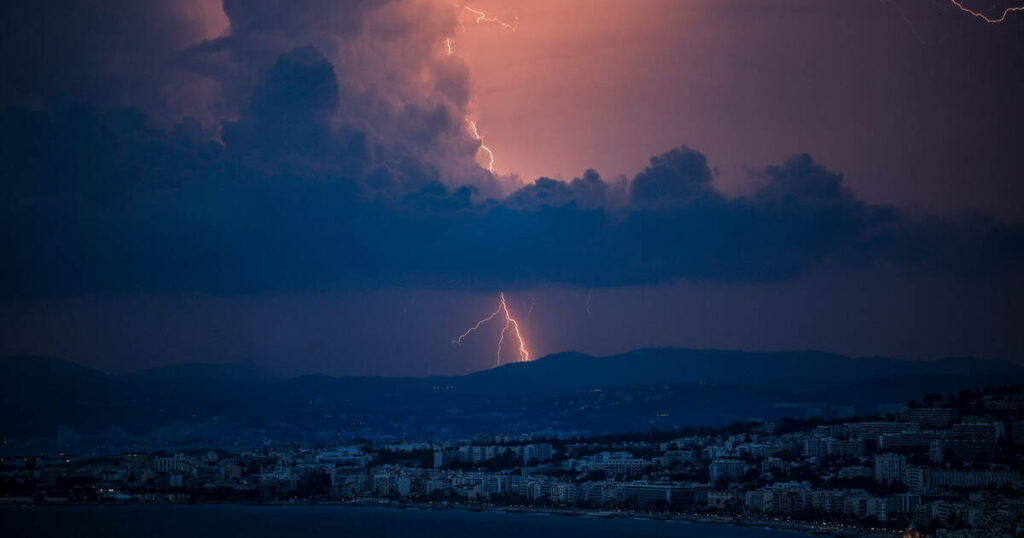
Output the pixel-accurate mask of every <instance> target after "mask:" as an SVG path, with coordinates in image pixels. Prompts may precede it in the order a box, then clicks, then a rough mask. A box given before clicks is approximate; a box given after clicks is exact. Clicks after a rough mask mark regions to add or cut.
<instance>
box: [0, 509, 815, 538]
mask: <svg viewBox="0 0 1024 538" xmlns="http://www.w3.org/2000/svg"><path fill="white" fill-rule="evenodd" d="M0 536H3V537H5V538H23V537H24V538H28V537H33V538H48V537H61V538H64V537H78V536H82V537H103V538H143V537H145V538H165V537H166V538H181V537H195V538H208V537H209V538H213V537H217V538H223V537H245V538H288V537H296V538H299V537H301V538H327V537H330V538H413V537H424V538H575V537H587V538H623V537H632V536H636V537H650V538H658V537H679V538H798V537H801V536H807V535H805V534H802V533H797V532H792V531H783V530H772V529H765V528H758V527H738V526H732V525H726V524H717V523H689V522H677V521H654V520H648V519H641V518H607V517H598V516H562V515H552V514H542V513H506V512H501V511H469V510H453V509H442V510H430V509H418V508H391V507H382V508H377V507H356V506H336V505H300V506H291V505H289V506H268V505H148V506H147V505H141V506H140V505H136V506H51V507H46V506H39V507H4V508H0Z"/></svg>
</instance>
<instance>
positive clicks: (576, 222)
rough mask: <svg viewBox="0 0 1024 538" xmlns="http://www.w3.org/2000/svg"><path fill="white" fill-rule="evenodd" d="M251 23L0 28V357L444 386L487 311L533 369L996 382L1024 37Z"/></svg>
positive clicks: (328, 9) (43, 22) (857, 14)
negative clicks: (877, 366)
mask: <svg viewBox="0 0 1024 538" xmlns="http://www.w3.org/2000/svg"><path fill="white" fill-rule="evenodd" d="M1004 3H1005V4H1006V5H1007V6H1008V5H1011V4H1010V3H1009V2H1004ZM277 4H278V3H277V2H272V1H270V0H266V1H254V2H242V1H232V0H227V1H226V2H225V3H224V5H223V6H222V5H221V3H220V2H219V1H215V0H189V1H187V2H177V1H171V0H167V1H156V2H147V3H143V4H140V3H136V2H131V1H128V0H122V1H118V0H109V1H101V0H75V1H73V2H70V3H68V5H66V6H62V7H43V6H28V5H25V6H9V7H5V8H3V11H2V13H3V17H4V20H5V22H6V23H7V24H5V26H8V27H10V28H14V29H15V31H13V32H11V34H10V37H9V38H8V39H6V40H4V41H3V42H2V44H0V46H2V49H0V50H2V55H3V60H4V62H5V65H8V66H10V68H9V69H8V71H7V74H5V75H3V80H2V84H0V109H2V113H0V157H5V158H4V159H3V161H4V164H3V166H4V168H3V169H2V170H0V178H2V179H0V187H2V188H3V191H4V192H6V193H8V195H7V196H5V197H6V198H7V200H8V201H7V202H0V224H2V225H3V226H4V229H6V230H7V231H8V233H6V234H0V247H2V248H3V249H4V251H5V252H9V253H11V256H10V259H11V260H12V262H11V263H9V264H7V265H6V267H5V268H4V269H2V270H0V279H3V280H4V281H5V283H4V285H3V286H2V289H0V292H2V293H0V355H3V354H11V353H36V354H47V355H55V356H61V357H65V358H69V359H72V360H76V361H79V362H82V363H84V364H87V365H91V366H95V367H98V368H101V369H109V370H119V371H120V370H133V369H140V368H145V367H151V366H157V365H163V364H171V363H177V362H223V361H238V360H254V361H257V362H258V363H260V364H264V365H266V366H268V367H270V368H272V369H275V370H280V371H283V372H288V373H301V372H325V373H331V374H374V375H432V374H447V373H457V372H468V371H473V370H478V369H482V368H487V367H490V366H493V364H494V361H495V347H496V343H497V340H498V337H499V331H500V327H501V323H497V324H495V325H490V326H487V327H485V328H484V329H483V330H481V331H480V332H479V333H474V334H473V335H472V336H471V337H469V338H468V339H467V340H466V341H465V342H464V343H463V344H461V345H460V346H453V345H452V344H451V340H452V338H454V337H456V336H458V334H460V333H461V332H462V331H463V330H465V329H466V328H468V327H469V326H472V325H473V323H475V321H476V320H477V319H480V318H482V317H485V316H486V315H488V314H489V313H490V312H491V311H493V310H494V308H495V306H496V303H497V300H498V292H499V291H501V290H505V291H507V292H508V297H509V305H510V308H511V310H512V312H513V314H514V315H515V316H516V318H517V320H518V321H520V322H521V324H522V328H523V333H524V335H525V337H526V340H527V345H528V347H529V349H530V351H531V353H532V354H533V356H534V357H537V356H542V355H544V354H547V353H552V352H557V351H563V350H578V351H582V352H586V353H593V354H610V353H616V352H622V351H627V350H630V349H634V348H638V347H644V346H669V345H671V346H686V347H715V348H735V349H746V350H786V349H821V350H825V351H834V352H840V353H846V354H852V355H890V356H900V357H909V358H935V357H941V356H952V355H978V356H984V357H993V358H1006V359H1011V360H1017V361H1020V360H1024V336H1022V335H1021V334H1020V331H1018V330H1017V327H1019V325H1020V321H1021V320H1022V307H1021V304H1022V303H1021V299H1022V298H1024V295H1022V293H1021V292H1022V291H1024V289H1022V287H1021V281H1020V279H1019V277H1018V276H1017V275H1018V274H1020V273H1019V270H1018V269H1019V267H1020V264H1019V262H1020V260H1021V259H1022V253H1024V239H1022V238H1024V230H1022V224H1024V223H1022V219H1021V216H1022V214H1021V203H1020V200H1021V197H1022V196H1024V187H1022V182H1021V181H1020V179H1021V170H1022V169H1024V152H1022V151H1020V148H1021V146H1022V143H1024V133H1022V129H1024V121H1022V120H1024V102H1022V100H1021V98H1020V96H1021V95H1024V76H1022V75H1021V74H1020V70H1019V69H1015V66H1019V65H1021V64H1022V60H1024V14H1021V15H1020V16H1019V17H1016V16H1011V17H1009V19H1008V20H1007V21H1006V22H1005V23H1003V24H986V23H984V22H981V21H979V20H977V19H975V18H972V17H970V16H969V15H967V14H965V13H963V12H961V11H960V10H958V9H956V8H955V6H953V5H952V4H950V3H949V2H948V1H946V0H891V1H879V0H856V1H853V0H692V1H684V0H680V1H674V0H640V1H637V2H628V3H625V2H619V1H612V0H567V1H564V2H551V1H549V0H543V1H541V0H507V1H498V0H480V1H478V2H469V3H468V4H466V3H464V2H455V3H453V2H451V1H449V0H395V1H393V2H383V1H378V0H347V1H329V0H302V1H299V2H295V3H294V5H289V6H287V7H286V8H282V7H279V6H278V5H277ZM467 5H468V6H469V7H472V8H473V9H479V10H483V11H485V12H486V13H487V14H488V15H489V16H494V17H498V18H501V19H502V20H506V21H514V20H515V19H516V17H518V26H516V29H515V30H514V31H512V30H509V29H505V28H502V27H501V26H500V25H498V24H495V23H487V22H479V23H478V22H477V21H476V20H475V15H473V14H472V12H470V11H469V10H467V9H465V8H466V6H467ZM997 10H998V9H997ZM449 44H450V45H451V46H452V54H448V52H447V47H448V45H449ZM469 121H473V122H475V123H476V124H477V125H478V127H479V134H481V135H482V138H483V143H484V144H485V145H486V146H487V147H488V148H489V149H491V150H492V151H493V152H494V155H495V170H494V171H495V174H491V173H489V172H488V171H486V170H485V169H484V168H482V167H481V166H480V165H482V164H483V165H486V161H487V157H486V155H485V153H484V152H483V151H482V150H480V149H479V147H478V146H479V144H480V142H479V141H477V140H476V139H475V137H474V135H473V133H472V132H471V130H469V129H468V128H467V126H468V122H469ZM684 145H685V146H686V148H681V146H684ZM676 148H681V149H678V150H676V151H674V152H672V151H671V150H674V149H676ZM689 148H692V149H689ZM698 152H699V153H698ZM804 153H806V154H809V155H810V158H806V159H802V160H801V158H797V159H794V160H788V161H787V159H789V158H790V157H791V156H794V155H800V154H804ZM658 155H661V157H659V160H657V161H656V162H654V163H651V161H649V159H651V158H652V156H658ZM586 169H594V170H596V171H597V173H599V174H600V177H598V176H597V175H586V176H585V175H584V170H586ZM638 174H639V175H638ZM539 176H548V177H553V178H555V179H556V180H558V181H559V182H560V183H559V182H548V183H545V182H539V183H537V184H533V181H534V180H535V179H536V178H537V177H539ZM574 178H582V179H580V180H578V181H575V182H572V183H570V181H572V180H573V179H574ZM463 186H471V187H472V190H470V189H464V190H459V188H460V187H463ZM521 187H526V188H523V189H522V190H518V191H516V189H519V188H521ZM488 198H490V200H488ZM588 295H589V297H590V301H589V302H590V312H589V313H588V312H587V297H588ZM531 305H532V310H531V308H530V307H531ZM506 351H507V352H506V353H505V354H504V355H503V357H502V358H503V360H504V361H509V360H514V359H515V356H514V355H515V354H514V352H512V351H511V350H510V346H507V347H506Z"/></svg>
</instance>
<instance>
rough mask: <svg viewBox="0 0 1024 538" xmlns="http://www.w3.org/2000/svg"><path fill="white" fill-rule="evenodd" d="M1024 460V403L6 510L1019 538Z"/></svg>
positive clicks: (71, 489)
mask: <svg viewBox="0 0 1024 538" xmlns="http://www.w3.org/2000/svg"><path fill="white" fill-rule="evenodd" d="M852 412H853V411H852V409H850V410H848V412H847V413H846V414H850V415H852ZM840 414H843V413H840ZM1022 448H1024V387H1005V388H999V389H988V390H984V391H961V392H960V393H958V394H955V395H947V396H942V395H928V396H925V397H924V398H922V399H920V400H916V401H911V402H909V403H908V404H907V405H906V406H902V407H900V408H898V409H895V408H892V409H890V408H882V409H879V414H878V415H876V416H872V417H853V416H846V417H842V416H840V417H835V418H830V419H828V420H825V419H822V418H820V417H813V416H812V417H808V418H804V419H786V420H781V421H774V422H750V423H742V424H735V425H732V426H730V427H728V428H722V429H689V430H677V431H673V432H648V433H635V434H615V435H604V436H595V435H580V434H578V433H575V432H573V433H559V432H544V433H542V434H532V435H516V436H493V435H490V436H486V437H484V436H481V437H476V438H471V439H465V440H461V441H444V442H430V441H421V440H403V439H396V438H391V437H383V438H373V439H353V440H352V442H351V443H348V444H346V445H344V446H304V445H285V444H279V443H272V442H269V441H268V442H266V443H265V444H264V445H263V446H259V447H247V448H238V449H224V448H208V447H203V448H197V447H196V446H194V445H193V446H190V447H188V448H185V447H182V448H180V449H174V450H169V451H160V452H155V453H137V452H125V453H123V454H119V455H111V454H110V452H109V451H107V452H97V453H96V455H91V456H82V455H80V454H75V455H71V454H70V453H68V454H58V455H50V456H45V457H28V456H17V457H10V456H8V457H4V458H2V460H0V463H2V467H0V503H3V504H75V503H212V502H243V503H280V502H286V503H308V502H323V503H327V502H349V503H406V504H409V505H423V506H427V505H429V506H435V507H440V506H461V507H479V508H495V507H497V508H505V509H510V508H514V509H521V510H535V509H536V510H541V509H543V510H551V511H560V512H562V513H586V514H590V515H601V516H606V517H615V516H617V515H622V514H633V515H636V514H644V513H647V514H650V515H651V516H652V517H678V518H684V519H696V520H709V521H733V522H740V523H742V522H756V523H759V524H774V525H777V526H787V525H788V526H790V527H791V528H804V529H810V530H813V529H832V530H839V529H841V530H842V531H843V532H846V533H854V534H856V533H861V534H879V535H886V534H889V535H899V534H900V533H902V532H904V531H905V530H906V529H908V528H911V530H909V531H906V532H907V534H906V535H909V536H916V535H924V536H945V537H949V538H954V537H956V538H961V537H963V538H966V537H982V536H985V537H992V536H1022V535H1024V481H1022V480H1021V476H1022V471H1024V450H1022ZM100 454H102V455H100Z"/></svg>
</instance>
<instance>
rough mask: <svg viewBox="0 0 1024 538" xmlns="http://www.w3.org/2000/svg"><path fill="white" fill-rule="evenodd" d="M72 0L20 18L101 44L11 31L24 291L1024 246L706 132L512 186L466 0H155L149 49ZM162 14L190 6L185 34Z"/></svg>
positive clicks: (737, 267) (1, 150) (952, 252)
mask: <svg viewBox="0 0 1024 538" xmlns="http://www.w3.org/2000/svg"><path fill="white" fill-rule="evenodd" d="M64 4H66V5H64ZM64 4H62V5H61V7H60V8H57V7H47V8H35V7H21V8H13V7H9V8H6V9H8V10H13V11H17V10H18V9H22V10H24V11H21V12H16V13H15V12H11V13H5V18H6V19H7V20H33V21H36V24H37V25H40V26H42V27H45V28H46V29H49V30H51V32H49V33H48V35H49V38H48V40H52V41H55V42H56V44H55V46H56V47H57V48H58V49H59V50H67V51H75V52H74V54H81V55H83V57H82V58H84V59H78V58H76V57H73V56H67V55H63V54H60V55H40V54H37V53H36V51H37V48H36V46H35V45H34V44H33V42H32V40H31V39H28V38H26V37H25V36H21V35H20V34H19V35H18V36H15V37H13V38H10V39H5V40H4V42H3V47H4V50H3V57H4V58H5V59H11V61H12V62H14V64H12V65H15V68H14V71H13V72H14V73H16V74H17V76H15V77H12V78H11V79H10V84H8V86H7V87H5V88H4V93H3V99H4V101H3V105H4V108H3V110H2V111H0V189H2V192H3V196H2V199H0V226H2V232H0V248H2V249H3V251H4V252H5V253H6V255H5V261H4V263H3V264H2V266H0V293H2V294H3V295H4V296H7V297H37V296H47V295H58V296H59V295H79V294H95V293H128V292H137V291H157V292H181V291H189V292H191V291H199V292H206V293H212V294H236V293H260V292H269V291H309V290H325V289H365V288H377V287H382V286H402V285H426V286H439V287H459V288H491V287H505V288H508V287H516V286H528V285H532V284H536V283H538V282H561V283H569V284H575V285H585V286H594V287H599V286H619V285H633V284H645V283H657V282H664V281H671V280H675V279H692V280H715V281H775V280H784V279H792V278H796V277H799V276H801V275H804V274H807V273H809V272H812V271H816V270H828V269H830V268H831V269H834V268H850V267H862V266H869V265H889V264H892V265H901V266H906V267H910V268H913V269H915V270H921V271H927V272H937V273H944V274H957V275H991V274H998V273H1000V272H1006V271H1010V270H1012V269H1013V268H1015V267H1016V266H1017V264H1019V262H1020V258H1021V254H1022V253H1024V242H1022V238H1024V234H1022V230H1021V229H1020V228H1019V227H1016V226H1010V225H1006V224H1003V223H1000V222H998V221H996V220H994V219H991V218H988V217H985V216H979V215H975V216H965V217H960V218H947V217H937V216H924V217H923V216H915V215H911V214H909V213H907V212H905V211H901V210H900V209H898V208H894V207H889V206H883V205H876V204H871V203H869V202H866V201H864V200H861V199H859V198H858V197H857V196H856V195H855V193H853V192H851V191H850V189H848V188H847V187H846V186H845V185H844V182H843V176H842V174H840V173H837V172H834V171H831V170H829V169H828V168H826V167H825V166H824V165H822V164H820V163H818V162H816V161H815V160H814V159H813V158H812V157H811V156H809V155H797V156H794V157H792V158H789V159H788V160H786V161H785V162H783V163H782V164H779V165H777V166H771V167H768V168H766V169H764V170H760V171H757V172H756V173H755V175H756V176H757V179H758V182H759V186H758V187H757V188H756V189H755V190H754V191H753V192H751V193H749V194H746V195H742V196H732V197H730V196H727V195H725V194H723V193H722V192H720V191H719V190H718V189H716V187H715V176H716V174H715V172H714V170H713V168H712V167H711V165H710V164H709V160H708V158H707V157H705V156H704V155H703V154H702V153H700V152H699V151H697V150H695V149H692V148H689V147H686V146H680V147H678V148H675V149H671V150H670V151H667V152H665V153H664V154H662V155H659V156H655V157H653V158H652V159H651V161H650V165H649V166H648V167H647V168H646V169H645V170H643V171H642V172H640V173H639V174H637V175H636V176H635V177H634V178H631V179H628V180H623V181H605V180H604V179H602V178H601V177H600V175H599V174H598V173H597V172H596V171H593V170H588V171H586V172H585V173H583V174H582V176H581V177H580V178H577V179H574V180H572V181H569V182H563V181H558V180H554V179H549V178H540V179H537V180H536V181H534V182H532V183H530V184H528V185H526V186H523V187H521V188H519V189H517V190H515V191H514V192H511V193H509V194H506V191H507V190H508V186H509V185H511V183H510V182H511V181H512V179H511V178H501V177H496V176H495V175H493V174H492V173H490V172H488V171H487V170H485V169H483V168H481V167H480V166H478V165H477V164H476V162H475V155H476V152H477V150H478V148H479V141H477V140H475V139H474V138H473V137H472V136H470V134H469V133H468V132H467V130H466V125H465V118H466V117H467V115H468V114H469V113H470V108H471V105H470V98H469V83H468V72H467V70H466V67H465V65H464V64H463V63H462V62H460V61H459V60H458V59H457V58H455V57H451V56H448V55H446V54H445V53H444V51H443V50H442V48H441V47H440V44H441V43H442V42H443V40H444V38H445V36H447V35H450V34H451V33H452V32H454V31H455V27H456V25H457V19H456V13H455V11H456V10H457V9H458V8H457V7H452V6H449V5H447V4H446V3H441V2H431V1H426V0H422V1H418V0H394V1H378V0H353V1H347V2H336V1H326V0H304V1H302V2H292V3H288V5H287V6H286V7H284V6H282V5H281V4H280V3H279V2H273V1H260V2H234V1H230V0H229V1H225V2H224V5H223V14H224V15H225V16H226V17H227V21H228V23H229V28H228V29H227V30H226V31H225V32H224V33H223V34H222V35H215V36H209V35H207V34H208V32H207V31H206V29H208V26H209V25H208V24H205V23H204V22H203V21H204V20H205V19H202V18H200V19H198V20H197V18H196V17H189V16H185V13H186V12H185V11H179V10H181V9H185V8H182V7H181V6H182V4H175V3H170V4H167V5H165V4H163V3H154V4H150V3H145V4H144V5H143V4H138V3H131V2H129V3H127V4H130V7H125V10H124V11H120V12H119V13H122V14H123V17H121V18H118V19H117V20H118V21H120V22H119V23H118V24H123V25H125V26H126V27H130V28H131V31H128V30H125V31H120V30H119V31H118V32H119V35H122V36H134V38H137V39H139V45H140V46H138V47H131V46H125V45H131V43H127V44H125V43H120V42H119V43H108V42H106V41H105V39H106V38H104V37H102V36H99V37H98V36H96V35H93V34H94V33H95V32H89V33H83V32H68V33H67V34H61V33H60V31H59V30H60V29H62V28H65V27H66V26H68V25H71V26H73V24H72V22H73V19H72V15H74V16H75V17H77V16H79V15H76V14H80V13H85V14H87V15H88V16H89V17H95V18H103V16H104V13H106V12H107V10H110V9H113V8H112V7H110V4H107V3H103V2H86V1H77V2H66V3H64ZM166 12H170V13H172V14H174V15H175V16H168V13H166ZM157 20H159V21H162V22H161V24H163V25H172V28H169V29H161V31H160V32H158V33H159V34H160V35H162V36H165V37H162V38H160V39H157V38H155V37H152V34H153V33H154V31H155V30H154V29H153V28H152V24H155V23H154V22H153V21H157ZM169 21H170V22H169ZM174 21H178V22H174ZM172 23H173V24H172ZM122 49H123V50H122ZM69 54H70V53H69ZM93 58H102V59H103V61H102V62H101V61H98V60H97V61H92V60H91V59H93ZM154 73H155V74H154ZM76 81H83V84H81V85H79V84H76ZM186 86H187V87H190V88H205V90H204V91H195V92H186V91H185V90H183V89H182V88H184V87H186ZM115 88H120V89H121V91H114V89H115ZM168 95H174V96H176V98H175V99H169V98H167V97H166V96H168Z"/></svg>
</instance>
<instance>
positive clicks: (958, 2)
mask: <svg viewBox="0 0 1024 538" xmlns="http://www.w3.org/2000/svg"><path fill="white" fill-rule="evenodd" d="M949 1H950V2H952V3H953V5H954V6H956V7H957V9H959V10H960V11H963V12H964V13H967V14H969V15H971V16H973V17H975V18H977V19H978V20H981V21H983V22H987V23H990V24H999V23H1001V22H1003V21H1005V20H1006V18H1007V17H1009V16H1010V13H1013V12H1014V11H1024V6H1016V7H1008V8H1006V9H1004V10H1003V14H1002V15H1000V16H999V17H998V18H995V19H993V18H992V17H989V16H988V15H986V14H984V13H982V12H980V11H974V10H973V9H971V8H969V7H967V6H965V5H964V0H949Z"/></svg>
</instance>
